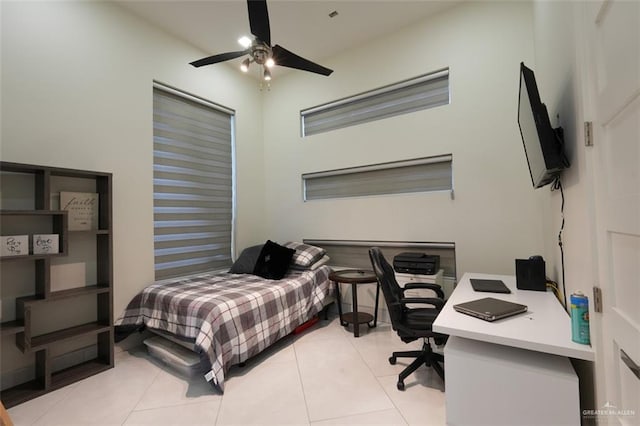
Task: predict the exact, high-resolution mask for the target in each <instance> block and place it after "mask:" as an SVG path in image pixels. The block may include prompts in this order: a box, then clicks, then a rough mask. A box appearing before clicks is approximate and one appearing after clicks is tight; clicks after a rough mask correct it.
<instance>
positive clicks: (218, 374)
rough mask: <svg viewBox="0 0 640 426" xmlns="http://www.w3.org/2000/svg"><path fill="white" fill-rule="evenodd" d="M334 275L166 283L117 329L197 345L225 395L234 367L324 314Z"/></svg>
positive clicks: (141, 299)
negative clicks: (157, 333) (138, 329)
mask: <svg viewBox="0 0 640 426" xmlns="http://www.w3.org/2000/svg"><path fill="white" fill-rule="evenodd" d="M330 272H331V269H330V268H329V267H327V266H322V267H320V268H318V269H317V270H315V271H304V272H295V271H291V272H290V273H288V274H287V275H286V276H285V277H284V278H283V279H281V280H265V279H264V278H260V277H258V276H255V275H248V274H242V275H241V274H229V273H206V274H200V275H196V276H191V277H189V278H186V279H184V278H183V279H176V280H175V281H169V282H167V281H162V282H158V283H155V284H152V285H150V286H149V287H147V288H145V289H143V290H142V291H141V292H140V293H138V294H137V295H136V296H135V297H134V298H133V300H132V301H131V302H130V303H129V305H128V306H127V308H126V310H125V312H124V314H123V315H122V317H120V318H119V319H118V320H116V323H115V325H116V328H118V327H121V328H129V329H131V326H134V325H140V326H142V325H143V324H144V325H146V326H147V327H150V328H155V329H159V330H163V331H167V332H169V333H172V334H174V335H176V336H181V337H186V338H190V339H195V345H196V347H197V348H198V350H199V351H201V354H203V353H204V354H206V355H207V357H208V359H209V361H210V362H211V372H210V373H211V374H212V375H213V377H212V379H211V380H213V382H214V384H215V385H217V386H218V387H219V388H220V390H222V391H223V390H224V375H225V373H226V372H227V371H228V370H229V368H230V367H231V366H232V365H235V364H238V363H240V362H243V361H246V360H247V359H249V358H250V357H252V356H254V355H256V354H258V353H260V352H261V351H263V350H264V349H265V348H267V347H269V346H270V345H272V344H273V343H275V342H276V341H278V340H279V339H281V338H282V337H284V336H286V335H288V334H290V333H291V332H292V331H293V330H294V329H295V328H296V327H297V326H299V325H300V324H302V323H304V322H305V321H307V320H309V319H310V318H312V317H313V316H314V315H315V314H317V313H318V312H320V311H321V310H322V308H323V306H324V301H325V299H326V298H327V296H329V295H330V285H331V284H330V281H329V273H330ZM201 356H202V355H201ZM211 374H209V376H211ZM209 376H207V377H209Z"/></svg>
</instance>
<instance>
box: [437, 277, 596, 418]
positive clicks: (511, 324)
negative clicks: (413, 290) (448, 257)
mask: <svg viewBox="0 0 640 426" xmlns="http://www.w3.org/2000/svg"><path fill="white" fill-rule="evenodd" d="M470 278H484V279H500V280H502V281H503V282H504V283H505V284H506V285H507V287H509V289H510V290H511V291H512V293H511V294H497V293H479V292H475V291H473V289H472V288H471V284H470V282H469V279H470ZM483 297H494V298H497V299H504V300H509V301H512V302H516V303H521V304H524V305H527V306H528V308H529V310H528V312H527V313H525V314H520V315H517V316H514V317H510V318H505V319H502V320H499V321H495V322H492V323H490V322H486V321H482V320H480V319H478V318H474V317H471V316H468V315H464V314H461V313H459V312H456V311H455V310H454V309H453V305H455V304H458V303H462V302H467V301H470V300H474V299H480V298H483ZM433 329H434V330H435V331H437V332H440V333H444V334H448V335H449V336H451V337H450V338H449V341H448V342H447V345H446V346H445V350H444V355H445V378H446V384H445V386H446V394H445V398H446V403H447V423H448V424H451V425H466V424H469V425H476V424H491V425H500V424H503V425H518V424H531V425H545V424H553V425H560V424H580V404H579V392H578V378H577V376H576V374H575V372H574V370H573V368H572V366H571V364H570V362H569V359H568V358H569V357H570V358H578V359H583V360H588V361H593V359H594V353H593V350H592V349H591V347H590V346H588V345H580V344H577V343H574V342H572V341H571V319H570V317H569V315H568V314H567V313H566V312H565V310H564V308H563V307H562V305H560V303H559V302H558V300H557V299H556V298H555V296H554V295H553V294H552V293H548V292H536V291H526V290H518V289H517V288H516V281H515V277H513V276H504V275H487V274H465V275H464V276H463V277H462V279H461V280H460V282H459V283H458V285H457V286H456V289H455V290H454V292H453V293H452V295H451V297H450V298H449V300H448V301H447V303H446V304H445V307H444V308H443V310H442V312H441V313H440V314H439V315H438V318H437V319H436V321H435V323H434V325H433Z"/></svg>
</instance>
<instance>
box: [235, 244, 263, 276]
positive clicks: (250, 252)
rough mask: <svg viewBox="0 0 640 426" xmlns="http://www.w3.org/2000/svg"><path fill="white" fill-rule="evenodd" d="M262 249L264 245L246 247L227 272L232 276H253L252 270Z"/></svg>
mask: <svg viewBox="0 0 640 426" xmlns="http://www.w3.org/2000/svg"><path fill="white" fill-rule="evenodd" d="M262 247H264V244H260V245H257V246H251V247H247V248H246V249H244V250H242V253H240V256H239V257H238V258H237V259H236V261H235V262H233V265H231V269H229V272H230V273H232V274H253V269H254V268H255V267H256V262H257V261H258V256H260V252H261V251H262Z"/></svg>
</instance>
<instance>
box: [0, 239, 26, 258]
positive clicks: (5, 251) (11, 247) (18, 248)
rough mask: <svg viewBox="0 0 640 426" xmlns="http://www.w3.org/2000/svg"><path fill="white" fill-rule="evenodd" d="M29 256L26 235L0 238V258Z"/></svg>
mask: <svg viewBox="0 0 640 426" xmlns="http://www.w3.org/2000/svg"><path fill="white" fill-rule="evenodd" d="M27 254H29V236H28V235H9V236H6V237H0V256H21V255H27Z"/></svg>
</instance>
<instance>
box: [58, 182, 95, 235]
mask: <svg viewBox="0 0 640 426" xmlns="http://www.w3.org/2000/svg"><path fill="white" fill-rule="evenodd" d="M60 209H61V210H66V211H68V212H69V214H68V218H69V231H89V230H92V229H98V194H96V193H91V192H62V191H61V192H60Z"/></svg>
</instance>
